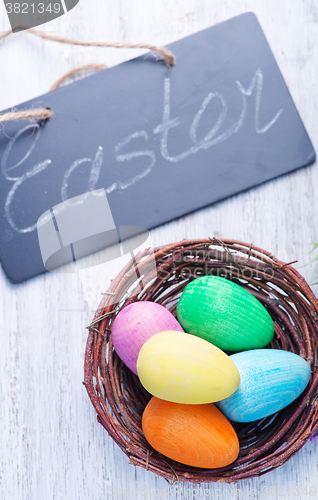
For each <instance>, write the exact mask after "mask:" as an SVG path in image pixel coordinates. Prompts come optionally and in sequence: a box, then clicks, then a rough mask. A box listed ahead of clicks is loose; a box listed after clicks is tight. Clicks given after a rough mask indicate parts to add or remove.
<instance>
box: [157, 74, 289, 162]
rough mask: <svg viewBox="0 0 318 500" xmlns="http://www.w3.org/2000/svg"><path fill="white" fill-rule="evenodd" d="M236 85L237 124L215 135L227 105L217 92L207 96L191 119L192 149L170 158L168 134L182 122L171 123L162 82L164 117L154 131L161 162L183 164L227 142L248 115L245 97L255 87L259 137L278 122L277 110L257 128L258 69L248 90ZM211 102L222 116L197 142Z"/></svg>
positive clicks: (167, 91) (166, 86)
mask: <svg viewBox="0 0 318 500" xmlns="http://www.w3.org/2000/svg"><path fill="white" fill-rule="evenodd" d="M236 84H237V86H238V89H239V92H240V93H241V96H242V110H241V113H240V116H239V117H238V119H237V121H236V122H235V123H234V124H233V125H231V127H229V128H228V129H227V130H225V131H224V132H223V133H221V134H219V135H216V134H217V133H218V132H219V130H220V128H221V127H222V125H223V123H224V120H225V118H226V116H227V111H228V104H227V101H226V100H225V98H224V97H223V95H222V94H220V93H218V92H211V93H209V94H208V96H207V97H206V98H205V99H204V100H203V102H202V104H201V106H200V109H199V111H198V112H197V114H196V116H195V117H194V119H193V122H192V124H191V126H190V133H189V136H190V140H191V142H193V143H194V145H193V146H191V147H190V148H189V149H188V150H186V151H184V152H183V153H180V154H179V155H177V156H170V155H169V153H168V134H169V130H170V129H172V128H175V127H177V126H178V125H180V123H181V121H180V118H178V117H177V118H174V119H172V120H171V119H170V108H171V104H170V101H171V96H170V94H171V89H170V78H166V79H165V82H164V102H163V117H162V123H161V124H160V125H158V126H157V127H155V129H154V130H153V132H154V134H162V137H161V154H162V156H163V158H164V159H165V160H167V161H169V162H172V163H177V162H179V161H181V160H184V159H185V158H187V157H188V156H190V155H192V154H196V153H197V152H198V151H200V149H209V148H211V147H212V146H216V145H217V144H220V143H221V142H224V141H226V140H227V139H229V138H230V137H231V136H232V135H233V134H236V133H237V132H238V131H239V130H240V129H241V128H242V126H243V124H244V120H245V117H246V111H247V97H249V96H251V95H252V94H253V92H254V89H255V86H256V106H255V130H256V132H257V133H258V134H260V133H265V132H267V131H268V130H269V129H270V128H271V127H272V126H273V125H274V123H275V122H276V121H277V120H278V118H279V117H280V115H281V114H282V112H283V109H280V110H279V111H278V112H277V113H276V115H275V116H274V118H273V119H272V120H271V121H270V122H269V123H267V125H265V126H264V127H263V128H260V126H259V114H260V105H261V96H262V90H263V73H262V71H261V70H260V69H257V71H256V73H255V75H254V77H253V79H252V81H251V84H250V86H249V87H248V89H247V90H245V89H244V88H243V85H242V84H241V83H240V82H239V81H236ZM212 99H218V100H219V101H220V103H221V112H220V114H219V116H218V118H217V120H216V123H215V125H214V126H213V127H212V128H211V130H210V131H209V132H208V133H207V135H206V136H205V137H204V138H203V139H201V140H200V141H199V140H198V139H197V134H196V132H197V128H198V126H199V123H200V120H201V118H202V116H203V114H204V112H205V111H206V109H207V107H208V104H209V103H210V101H211V100H212Z"/></svg>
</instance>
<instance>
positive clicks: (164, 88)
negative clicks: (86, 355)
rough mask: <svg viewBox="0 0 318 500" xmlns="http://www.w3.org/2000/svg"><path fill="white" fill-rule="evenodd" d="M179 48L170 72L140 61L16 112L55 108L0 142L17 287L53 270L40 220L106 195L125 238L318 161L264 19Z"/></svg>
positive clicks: (8, 244)
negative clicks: (130, 230)
mask: <svg viewBox="0 0 318 500" xmlns="http://www.w3.org/2000/svg"><path fill="white" fill-rule="evenodd" d="M168 48H169V49H170V50H171V51H172V52H173V53H174V55H175V56H176V65H175V66H174V67H172V68H170V69H169V68H168V67H166V66H165V65H164V64H163V63H160V62H155V60H154V59H152V58H151V56H149V55H146V56H141V57H138V58H136V59H133V60H131V61H128V62H126V63H124V64H120V65H118V66H116V67H113V68H111V69H107V70H105V71H102V72H100V73H98V74H95V75H93V76H90V77H88V78H85V79H83V80H80V81H78V82H75V83H73V84H71V85H68V86H65V87H63V88H60V89H58V90H56V91H54V92H50V93H48V94H46V95H43V96H41V97H39V98H37V99H33V100H32V101H29V102H27V103H24V104H22V105H20V106H17V109H29V108H30V107H34V106H41V107H48V108H51V109H52V110H53V111H54V116H53V117H52V118H51V119H50V120H49V121H48V122H47V123H45V124H44V125H41V124H40V123H37V124H35V125H34V124H33V125H32V124H30V123H29V122H24V121H23V122H21V121H19V122H14V123H6V124H5V126H4V128H3V130H1V131H0V159H1V171H2V174H1V175H2V182H1V183H0V236H1V245H0V252H1V253H0V259H1V263H2V266H3V269H4V271H5V273H6V275H7V277H8V278H9V279H10V280H11V281H12V282H14V283H17V282H21V281H23V280H25V279H27V278H30V277H32V276H35V275H37V274H40V273H42V272H44V271H45V267H44V263H43V259H42V255H41V251H40V245H39V238H38V234H37V221H38V219H39V218H41V217H42V216H43V214H45V213H49V212H51V214H52V210H54V207H56V206H57V205H59V204H61V203H63V202H66V201H67V200H69V199H72V198H75V197H77V196H80V195H83V193H88V192H93V191H96V192H101V191H100V190H102V192H104V193H105V194H106V196H107V201H108V203H109V207H110V211H111V214H112V218H113V221H114V226H113V227H112V228H111V229H112V231H110V233H112V234H113V235H114V234H116V233H114V231H115V229H114V228H118V227H120V226H125V227H126V228H127V227H136V226H140V227H143V228H146V229H151V228H153V227H155V226H158V225H160V224H162V223H164V222H167V221H170V220H172V219H174V218H176V217H179V216H181V215H183V214H186V213H188V212H191V211H193V210H196V209H198V208H200V207H203V206H206V205H208V204H210V203H213V202H216V201H218V200H221V199H223V198H226V197H228V196H230V195H232V194H234V193H238V192H239V191H242V190H245V189H247V188H250V187H252V186H255V185H257V184H260V183H262V182H264V181H267V180H269V179H272V178H274V177H277V176H279V175H281V174H284V173H286V172H289V171H291V170H294V169H296V168H299V167H303V166H305V165H308V164H309V163H311V162H313V161H314V160H315V152H314V149H313V146H312V144H311V142H310V140H309V137H308V135H307V133H306V130H305V128H304V125H303V123H302V121H301V119H300V117H299V115H298V112H297V110H296V107H295V105H294V103H293V101H292V98H291V96H290V94H289V91H288V89H287V86H286V84H285V82H284V80H283V77H282V75H281V73H280V71H279V68H278V66H277V64H276V62H275V59H274V57H273V54H272V52H271V50H270V47H269V45H268V43H267V41H266V39H265V36H264V34H263V31H262V29H261V27H260V25H259V23H258V21H257V19H256V17H255V15H254V14H252V13H247V14H243V15H241V16H238V17H235V18H233V19H230V20H229V21H226V22H224V23H221V24H219V25H216V26H213V27H211V28H208V29H206V30H204V31H201V32H199V33H197V34H195V35H192V36H189V37H187V38H184V39H182V40H180V41H177V42H175V43H172V44H170V45H169V46H168ZM103 190H104V191H103ZM52 217H53V215H52ZM96 217H97V218H98V217H99V218H103V214H102V213H100V212H99V211H97V212H96ZM53 222H54V221H53ZM55 222H56V221H55ZM51 227H52V228H53V226H52V224H51ZM110 242H113V240H112V241H110ZM92 250H93V249H92V248H90V250H89V251H92ZM70 255H73V254H72V253H71V252H70ZM73 257H74V255H73Z"/></svg>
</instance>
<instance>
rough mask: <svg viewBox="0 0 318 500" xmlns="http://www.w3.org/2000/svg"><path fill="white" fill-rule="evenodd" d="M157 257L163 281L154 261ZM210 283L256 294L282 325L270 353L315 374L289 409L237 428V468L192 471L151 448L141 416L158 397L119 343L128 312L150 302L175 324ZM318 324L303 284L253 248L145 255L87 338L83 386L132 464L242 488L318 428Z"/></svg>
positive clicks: (194, 245)
mask: <svg viewBox="0 0 318 500" xmlns="http://www.w3.org/2000/svg"><path fill="white" fill-rule="evenodd" d="M153 257H154V258H155V261H156V272H157V275H154V273H153V266H152V265H150V264H149V263H150V261H151V263H153ZM136 266H137V268H138V273H136V272H135V267H136ZM205 276H215V277H218V278H227V280H230V281H231V282H232V283H233V284H235V286H236V287H240V289H242V290H245V291H247V292H249V295H252V296H254V297H256V298H257V299H258V300H259V301H260V303H261V304H262V306H263V308H264V309H265V312H266V313H267V318H268V317H270V320H268V321H269V323H270V322H271V321H272V323H273V325H274V332H275V333H274V336H273V338H272V340H271V343H270V345H269V348H270V349H273V350H281V351H289V352H290V353H295V354H297V355H298V356H300V357H301V358H303V360H305V361H306V362H307V364H308V367H310V380H309V383H308V385H307V387H306V389H305V390H304V391H303V392H302V393H301V394H300V395H299V396H298V397H297V398H296V399H295V400H294V401H293V402H292V403H291V404H289V405H288V406H287V407H285V408H283V409H279V411H276V412H275V413H274V414H272V415H270V416H267V417H264V418H260V419H259V420H257V421H253V422H248V423H240V422H232V425H233V427H234V429H235V431H236V434H237V436H238V440H239V445H240V451H239V455H238V457H237V459H236V460H235V461H234V462H233V463H230V464H228V465H225V466H224V467H221V468H218V467H216V466H211V467H209V468H204V466H202V467H203V468H202V467H201V468H200V467H196V466H191V465H186V464H184V463H181V462H180V461H179V460H178V457H177V456H175V455H174V456H170V457H169V456H167V455H165V454H164V452H163V451H162V452H160V450H159V451H157V450H156V449H154V448H152V447H151V446H150V445H149V443H148V442H147V440H146V439H145V435H144V433H143V430H142V415H143V412H144V410H145V408H146V406H147V404H148V403H149V401H150V399H151V397H152V396H151V395H150V394H149V393H148V392H147V390H146V389H145V388H144V387H143V386H142V385H141V383H140V381H139V379H138V377H137V376H136V375H135V374H134V373H133V372H132V371H131V370H130V369H129V368H128V367H127V366H126V365H125V364H124V363H123V361H122V360H121V359H120V358H119V357H118V355H117V353H116V352H115V350H114V347H113V341H112V328H113V326H114V322H115V319H116V317H117V316H118V315H119V313H120V312H121V311H123V310H124V309H125V308H126V307H128V306H129V305H131V304H135V303H140V302H143V301H150V302H155V303H156V304H161V305H162V306H163V307H165V308H166V309H167V310H168V311H170V313H171V314H172V315H173V316H174V317H176V309H177V304H178V301H179V299H180V296H181V294H182V292H183V290H184V289H185V287H186V286H187V285H188V284H190V285H192V284H193V286H194V283H195V282H194V280H195V279H197V278H201V277H205ZM139 277H141V278H142V279H141V281H140V278H139ZM204 279H205V278H204ZM265 316H266V314H265V315H264V317H265ZM317 320H318V302H317V299H316V297H315V295H314V294H313V292H312V290H311V288H310V287H309V285H308V284H307V283H306V281H305V280H304V278H303V277H302V276H301V275H300V274H299V273H298V272H297V271H296V270H295V269H294V268H293V267H292V266H291V265H289V264H286V263H284V262H281V261H279V260H278V259H277V258H276V257H274V256H273V255H272V254H271V253H270V252H268V251H266V250H263V249H261V248H258V247H255V246H254V245H252V244H248V243H243V242H240V241H236V240H231V239H223V240H220V239H216V238H213V239H210V238H206V239H197V240H182V241H181V242H178V243H173V244H170V245H166V246H162V247H158V248H155V249H154V250H145V251H144V252H141V253H139V254H138V255H137V256H136V257H135V258H134V259H133V260H132V261H130V262H129V263H128V264H127V265H126V266H125V268H124V269H123V270H122V271H121V272H120V274H119V275H118V276H117V277H116V278H115V279H114V280H113V281H112V283H111V286H110V288H109V290H108V291H107V293H106V295H104V297H103V299H102V301H101V303H100V305H99V307H98V309H97V311H96V314H95V317H94V320H93V322H92V325H91V327H90V329H89V335H88V339H87V346H86V353H85V380H84V384H85V387H86V389H87V392H88V395H89V397H90V399H91V401H92V404H93V406H94V408H95V410H96V412H97V418H98V421H99V422H100V423H101V424H102V425H103V427H104V428H105V429H106V431H107V432H108V433H109V435H110V436H111V437H112V438H113V439H114V441H115V442H116V443H117V444H118V446H120V448H121V449H122V451H123V452H124V453H125V454H126V455H127V456H128V458H129V461H130V463H132V464H134V465H138V466H140V467H144V468H145V469H147V470H149V471H152V472H153V473H155V474H157V475H159V476H162V477H164V478H165V479H167V480H168V481H170V482H176V481H188V482H192V483H200V482H214V481H221V482H229V483H233V482H236V481H238V480H240V479H246V478H250V477H254V476H259V475H262V474H265V473H267V472H269V471H271V470H273V469H274V468H276V467H278V466H280V465H282V464H283V463H285V462H286V461H287V460H288V459H289V458H291V457H292V456H293V455H294V454H295V453H296V452H297V451H298V450H299V449H300V448H301V447H302V446H303V445H304V444H305V443H306V441H307V440H308V439H309V438H310V436H312V435H313V434H314V433H315V432H316V431H317V430H318V373H317V346H318V321H317ZM181 321H182V320H181ZM150 340H151V339H150ZM235 355H236V354H234V355H233V356H235ZM307 375H309V369H308V370H307ZM229 397H231V396H229ZM171 404H178V403H171ZM277 410H278V408H277Z"/></svg>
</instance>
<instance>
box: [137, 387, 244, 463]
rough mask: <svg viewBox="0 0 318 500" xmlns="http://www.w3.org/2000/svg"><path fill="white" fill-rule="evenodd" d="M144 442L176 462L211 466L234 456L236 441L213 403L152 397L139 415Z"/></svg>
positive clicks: (230, 460)
mask: <svg viewBox="0 0 318 500" xmlns="http://www.w3.org/2000/svg"><path fill="white" fill-rule="evenodd" d="M142 429H143V432H144V435H145V438H146V439H147V441H148V443H149V444H150V445H151V446H152V447H153V448H154V449H155V450H157V451H159V452H160V453H162V454H163V455H165V456H166V457H169V458H171V459H173V460H176V461H177V462H180V463H182V464H185V465H191V466H193V467H200V468H205V469H215V468H219V467H225V466H226V465H229V464H231V463H232V462H234V460H236V459H237V457H238V454H239V441H238V437H237V435H236V432H235V430H234V429H233V427H232V425H231V424H230V422H229V421H228V420H227V418H226V417H225V416H224V415H223V413H221V412H220V410H218V408H217V407H216V406H214V404H212V403H210V404H203V405H187V404H181V403H172V402H171V401H164V400H163V399H159V398H156V397H153V398H152V399H151V400H150V401H149V403H148V405H147V406H146V408H145V410H144V413H143V416H142Z"/></svg>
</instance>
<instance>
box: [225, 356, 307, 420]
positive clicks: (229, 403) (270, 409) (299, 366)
mask: <svg viewBox="0 0 318 500" xmlns="http://www.w3.org/2000/svg"><path fill="white" fill-rule="evenodd" d="M230 358H231V359H232V361H234V363H235V364H236V366H237V368H238V371H239V373H240V377H241V383H240V385H239V388H238V389H237V390H236V391H235V392H234V393H233V394H232V395H231V396H229V397H228V398H226V399H223V400H222V401H219V402H218V403H217V404H216V405H217V406H218V408H219V409H220V410H221V411H222V413H223V414H224V415H225V416H226V417H227V418H228V419H229V420H233V421H234V422H252V421H254V420H259V419H261V418H264V417H267V416H268V415H272V414H273V413H276V412H277V411H279V410H281V409H282V408H285V406H287V405H289V404H290V403H292V402H293V401H294V400H295V399H296V398H297V397H298V396H299V395H300V394H301V393H302V392H303V391H304V390H305V388H306V386H307V384H308V382H309V379H310V375H311V369H310V366H309V364H308V363H307V361H306V360H304V359H303V358H301V357H300V356H298V355H297V354H294V353H292V352H289V351H281V350H276V349H253V350H251V351H244V352H239V353H236V354H232V355H231V356H230Z"/></svg>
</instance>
